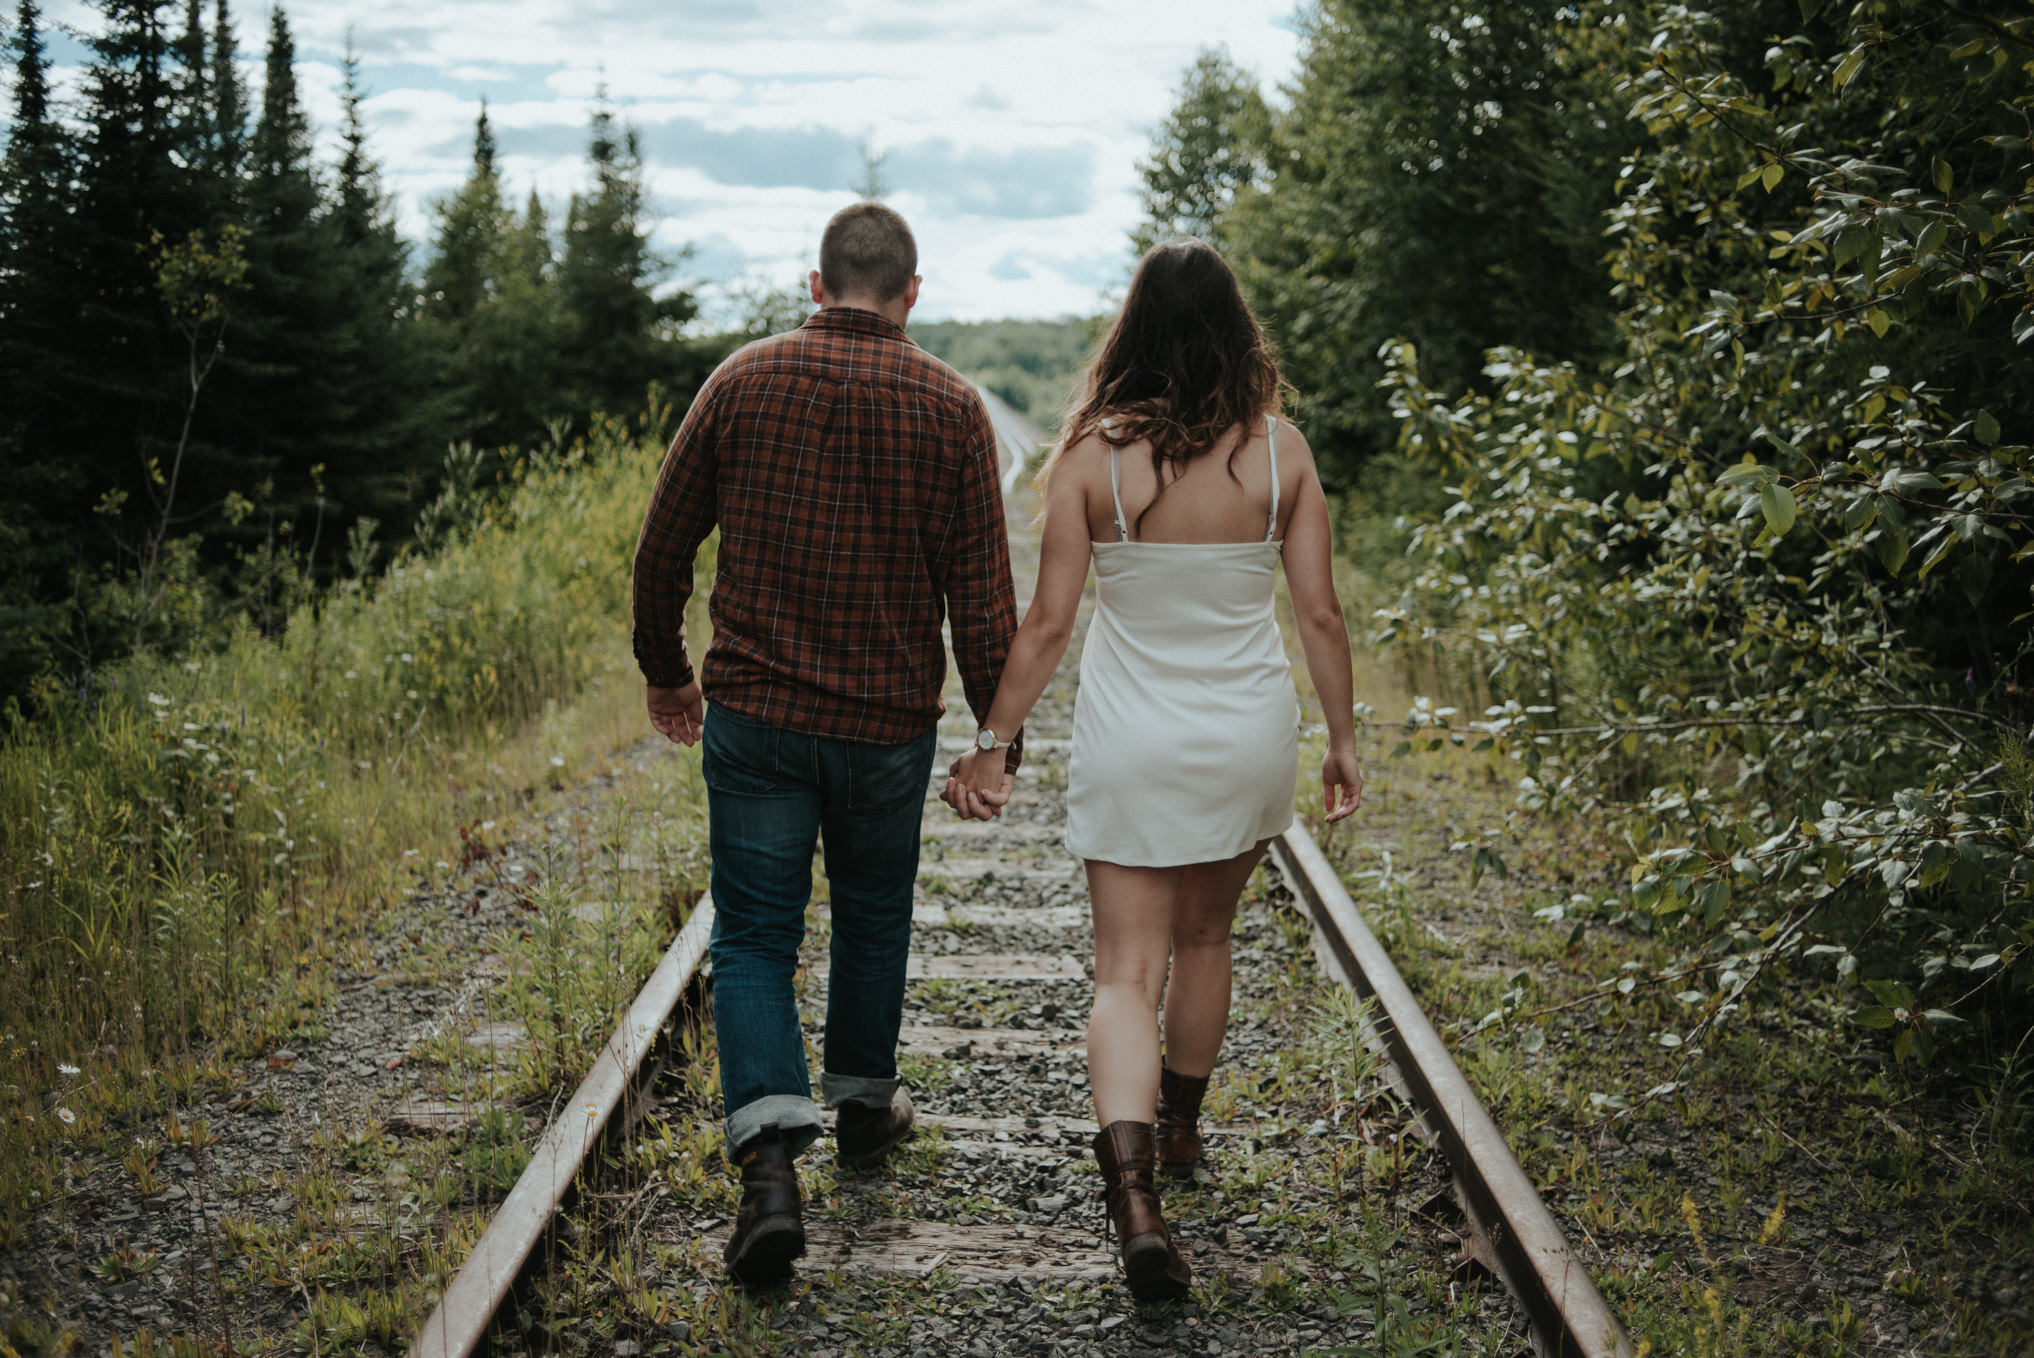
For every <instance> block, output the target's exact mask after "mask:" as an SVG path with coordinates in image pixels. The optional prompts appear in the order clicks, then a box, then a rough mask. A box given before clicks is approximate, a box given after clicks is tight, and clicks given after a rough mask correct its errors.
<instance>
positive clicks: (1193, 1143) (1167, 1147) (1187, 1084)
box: [1158, 1066, 1208, 1178]
mask: <svg viewBox="0 0 2034 1358" xmlns="http://www.w3.org/2000/svg"><path fill="white" fill-rule="evenodd" d="M1207 1092H1208V1077H1207V1076H1205V1075H1201V1076H1193V1075H1182V1074H1180V1073H1179V1072H1178V1071H1176V1070H1174V1069H1173V1068H1172V1067H1170V1066H1160V1067H1159V1068H1158V1167H1159V1168H1160V1169H1162V1170H1164V1171H1165V1172H1166V1173H1167V1174H1171V1175H1175V1176H1178V1177H1180V1178H1185V1177H1186V1176H1188V1175H1190V1174H1192V1173H1193V1172H1194V1166H1195V1165H1197V1164H1199V1163H1200V1162H1201V1096H1202V1095H1204V1094H1206V1093H1207Z"/></svg>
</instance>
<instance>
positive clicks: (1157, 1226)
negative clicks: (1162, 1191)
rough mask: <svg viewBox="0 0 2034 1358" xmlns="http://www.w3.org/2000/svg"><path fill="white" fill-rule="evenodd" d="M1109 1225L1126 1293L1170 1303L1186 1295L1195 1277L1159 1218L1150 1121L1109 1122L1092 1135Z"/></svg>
mask: <svg viewBox="0 0 2034 1358" xmlns="http://www.w3.org/2000/svg"><path fill="white" fill-rule="evenodd" d="M1095 1159H1096V1160H1098V1161H1099V1162H1100V1163H1101V1166H1102V1184H1103V1193H1104V1197H1105V1199H1106V1201H1107V1203H1108V1208H1109V1221H1110V1224H1111V1225H1113V1226H1114V1227H1115V1229H1116V1239H1117V1242H1118V1244H1119V1247H1120V1248H1121V1250H1122V1252H1123V1273H1124V1276H1125V1277H1126V1278H1128V1279H1129V1282H1130V1295H1131V1296H1133V1297H1135V1298H1137V1300H1139V1301H1173V1300H1176V1299H1178V1298H1180V1297H1183V1296H1185V1295H1186V1292H1187V1284H1188V1283H1190V1282H1192V1281H1193V1273H1192V1271H1191V1270H1190V1269H1188V1268H1187V1262H1186V1260H1185V1259H1182V1258H1181V1257H1180V1253H1179V1247H1178V1246H1176V1245H1174V1244H1173V1242H1172V1232H1171V1231H1169V1230H1167V1229H1166V1225H1165V1218H1164V1217H1162V1216H1160V1215H1159V1210H1158V1187H1157V1185H1156V1184H1155V1183H1153V1182H1152V1177H1151V1175H1152V1166H1153V1164H1154V1161H1155V1159H1156V1145H1155V1141H1154V1133H1153V1129H1152V1125H1151V1124H1150V1123H1148V1122H1112V1123H1110V1124H1109V1125H1108V1126H1106V1127H1104V1128H1103V1129H1102V1130H1101V1131H1100V1132H1099V1133H1097V1134H1096V1136H1095Z"/></svg>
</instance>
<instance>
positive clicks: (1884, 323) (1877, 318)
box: [1865, 307, 1893, 339]
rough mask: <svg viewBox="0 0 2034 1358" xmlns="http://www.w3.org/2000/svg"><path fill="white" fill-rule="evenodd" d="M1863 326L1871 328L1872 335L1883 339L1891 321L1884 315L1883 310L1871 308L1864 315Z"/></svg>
mask: <svg viewBox="0 0 2034 1358" xmlns="http://www.w3.org/2000/svg"><path fill="white" fill-rule="evenodd" d="M1865 324H1866V325H1868V326H1870V327H1871V328H1872V333H1873V334H1874V335H1877V336H1878V337H1879V338H1880V339H1884V338H1885V337H1886V331H1887V330H1888V329H1889V328H1891V326H1892V324H1893V321H1892V318H1891V317H1890V316H1888V315H1886V313H1885V310H1884V308H1882V307H1873V308H1872V309H1871V310H1870V311H1867V312H1866V313H1865Z"/></svg>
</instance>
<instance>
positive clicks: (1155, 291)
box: [1047, 240, 1286, 526]
mask: <svg viewBox="0 0 2034 1358" xmlns="http://www.w3.org/2000/svg"><path fill="white" fill-rule="evenodd" d="M1285 391H1286V384H1285V379H1284V378H1282V377H1280V376H1279V373H1278V363H1277V361H1276V359H1275V358H1274V356H1273V354H1272V352H1271V345H1270V342H1269V341H1268V340H1266V339H1265V337H1264V328H1263V327H1262V326H1260V325H1259V324H1258V323H1257V317H1256V316H1255V315H1253V314H1252V313H1251V310H1250V304H1249V303H1248V302H1246V301H1244V300H1243V290H1242V288H1241V287H1239V286H1238V285H1237V282H1236V274H1235V272H1234V271H1233V270H1232V269H1230V267H1229V264H1228V261H1227V260H1224V259H1223V258H1222V256H1221V255H1220V254H1218V253H1216V251H1215V247H1214V246H1212V245H1209V244H1208V243H1207V242H1206V241H1201V240H1177V241H1167V242H1166V243H1164V244H1162V245H1154V246H1152V247H1151V249H1150V250H1148V251H1146V252H1145V255H1144V258H1143V259H1142V260H1141V261H1140V262H1139V263H1138V265H1137V273H1136V276H1135V277H1133V278H1132V279H1131V280H1130V292H1129V294H1128V295H1127V296H1126V297H1124V299H1123V310H1122V311H1121V312H1119V313H1118V314H1117V316H1116V323H1115V324H1114V325H1112V326H1110V327H1109V333H1108V335H1107V337H1106V338H1104V339H1103V340H1102V344H1101V348H1100V349H1098V350H1097V351H1096V353H1095V357H1094V360H1093V361H1092V362H1091V363H1089V365H1088V378H1087V387H1086V390H1085V391H1084V392H1083V393H1082V395H1081V398H1080V400H1079V402H1078V403H1077V404H1076V405H1075V406H1074V408H1073V410H1072V412H1071V413H1070V414H1068V416H1067V418H1066V422H1065V426H1064V428H1065V433H1064V435H1063V436H1062V438H1061V440H1060V445H1059V447H1060V451H1064V450H1065V449H1067V448H1070V447H1072V446H1073V445H1074V444H1075V443H1078V442H1079V441H1080V440H1081V439H1083V438H1085V437H1087V436H1088V435H1089V434H1100V435H1101V437H1102V438H1103V439H1104V440H1106V441H1107V442H1109V443H1111V444H1114V445H1115V446H1117V447H1119V448H1120V447H1125V446H1127V445H1129V444H1133V443H1136V442H1137V441H1138V440H1140V439H1148V440H1149V441H1150V443H1151V469H1152V471H1153V472H1154V473H1156V474H1157V477H1158V487H1159V491H1158V493H1159V494H1160V495H1163V494H1164V493H1165V488H1166V486H1167V485H1169V484H1170V483H1171V482H1172V481H1174V480H1177V479H1178V477H1179V474H1180V473H1181V472H1183V471H1185V470H1186V466H1187V464H1188V463H1190V462H1192V461H1193V460H1194V459H1195V458H1198V457H1201V456H1203V455H1205V454H1207V453H1209V452H1211V451H1213V450H1214V448H1215V446H1216V445H1217V444H1218V443H1219V442H1220V441H1221V439H1222V438H1223V436H1224V435H1225V434H1228V433H1229V432H1230V431H1231V430H1236V429H1239V428H1240V429H1241V436H1240V437H1239V438H1237V440H1236V444H1235V446H1234V447H1233V448H1231V449H1230V450H1229V462H1230V466H1229V474H1230V475H1231V476H1232V477H1233V476H1235V474H1236V468H1235V459H1236V454H1237V453H1238V452H1240V451H1242V448H1243V444H1244V442H1245V441H1247V440H1248V438H1249V437H1250V433H1251V431H1252V430H1254V429H1255V428H1256V427H1257V426H1258V424H1260V423H1262V421H1263V419H1264V417H1265V416H1266V415H1276V414H1279V413H1281V412H1282V411H1283V409H1284V396H1285ZM1055 460H1056V459H1055ZM1050 470H1051V468H1050V467H1049V466H1048V468H1047V472H1048V473H1049V472H1050ZM1168 471H1170V473H1171V475H1167V473H1168ZM1157 503H1158V501H1157V499H1156V498H1155V497H1154V498H1153V500H1152V504H1154V505H1155V504H1157ZM1150 512H1151V505H1146V506H1145V507H1144V509H1143V510H1142V512H1140V513H1139V514H1138V516H1137V522H1138V525H1139V526H1141V525H1142V524H1143V522H1144V515H1145V514H1149V513H1150Z"/></svg>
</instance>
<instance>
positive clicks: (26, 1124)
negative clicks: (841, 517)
mask: <svg viewBox="0 0 2034 1358" xmlns="http://www.w3.org/2000/svg"><path fill="white" fill-rule="evenodd" d="M671 413H672V412H671V409H670V408H669V407H668V405H666V404H664V403H663V402H662V401H653V404H652V407H651V412H650V415H649V416H648V417H647V418H646V419H645V421H644V422H643V423H642V424H641V425H640V426H631V425H627V424H624V423H622V422H619V421H606V422H602V423H598V424H596V425H595V427H594V428H593V429H592V430H591V431H590V432H589V433H588V434H587V436H586V437H585V438H583V439H581V440H580V441H578V442H577V443H575V444H573V445H572V446H570V447H569V448H566V449H564V450H562V451H560V452H558V453H555V454H551V455H546V456H542V457H538V458H532V459H527V460H525V461H524V462H522V463H521V464H519V466H518V467H517V470H516V472H515V474H514V475H513V476H512V477H511V478H509V481H508V484H507V485H506V487H505V489H504V490H503V491H502V493H500V494H499V495H497V496H494V497H492V498H490V499H487V500H484V501H478V502H476V503H475V504H473V505H471V506H469V507H468V512H467V513H466V515H465V522H464V523H463V524H462V526H460V527H459V528H457V529H455V530H453V531H451V532H449V533H448V534H447V535H446V537H445V539H444V541H443V543H442V545H440V546H439V547H438V548H437V549H436V550H435V551H433V552H432V553H431V554H429V555H427V556H416V557H410V558H406V559H403V560H400V561H398V562H397V563H396V564H395V565H394V566H392V567H391V568H390V569H389V571H388V572H387V573H386V574H385V575H384V576H382V577H381V578H379V579H378V580H373V581H368V582H351V583H348V584H346V585H343V586H340V587H338V588H337V589H335V590H333V591H332V592H329V593H327V594H325V595H324V596H322V597H320V598H318V599H315V600H314V601H312V602H310V603H308V604H306V605H304V606H303V607H301V608H299V609H297V611H296V612H295V613H294V614H293V615H292V616H291V618H290V619H289V622H288V625H287V626H286V627H285V628H284V629H283V630H282V631H281V633H280V634H279V635H278V636H276V637H274V638H273V639H269V638H264V637H263V636H261V635H260V634H259V633H258V632H257V631H256V630H255V629H254V628H252V627H243V628H242V629H240V630H239V631H238V632H236V633H235V634H234V635H233V636H231V638H230V639H229V640H228V642H227V643H226V644H225V645H224V646H223V647H222V648H220V649H217V650H215V651H211V652H208V653H206V654H202V655H192V656H187V657H162V656H156V655H150V654H142V655H137V656H135V657H132V658H130V659H129V660H127V661H124V662H122V663H121V664H119V665H118V666H115V667H112V668H111V669H110V670H108V671H106V672H102V673H101V674H100V675H99V676H97V679H96V684H95V692H94V694H93V695H92V696H91V697H90V698H89V699H85V698H79V697H76V696H72V697H69V698H64V697H61V696H54V695H52V696H51V697H50V698H49V700H48V701H47V702H46V703H45V704H44V706H43V711H42V712H41V714H40V715H38V716H37V717H36V718H35V719H34V720H33V721H29V720H24V719H21V718H19V717H17V718H16V720H15V722H14V724H13V726H12V728H11V729H9V730H7V731H6V732H5V733H4V734H0V827H4V835H0V1247H4V1246H6V1245H7V1244H9V1243H11V1242H12V1240H13V1239H14V1238H15V1237H16V1236H17V1235H18V1234H19V1232H20V1230H21V1228H22V1226H23V1223H24V1222H25V1220H26V1217H27V1214H28V1213H30V1212H32V1211H33V1210H35V1207H36V1205H37V1203H38V1201H39V1200H41V1199H46V1198H48V1197H49V1196H50V1195H51V1193H52V1190H53V1188H54V1185H55V1180H54V1175H55V1174H56V1172H57V1158H56V1156H55V1155H54V1154H53V1152H54V1150H55V1148H56V1147H57V1145H58V1144H59V1140H60V1138H63V1137H92V1136H97V1135H103V1134H113V1133H118V1132H120V1131H121V1130H122V1128H123V1125H124V1124H126V1123H128V1122H129V1121H131V1120H132V1119H133V1118H134V1117H136V1116H137V1115H138V1114H140V1113H143V1112H145V1111H146V1110H149V1109H152V1108H155V1107H158V1106H160V1104H161V1102H162V1099H163V1093H164V1090H165V1089H166V1088H174V1089H178V1090H188V1089H189V1088H191V1087H192V1085H193V1084H194V1083H196V1082H202V1081H203V1080H204V1079H205V1078H207V1072H208V1068H207V1066H206V1065H205V1063H204V1060H203V1058H202V1057H200V1056H199V1055H197V1053H199V1052H200V1051H201V1050H202V1049H204V1048H207V1047H218V1048H220V1049H223V1050H226V1051H229V1052H230V1051H232V1050H234V1049H241V1050H250V1049H256V1048H258V1047H259V1046H260V1045H261V1044H262V1043H265V1042H268V1041H273V1040H275V1039H277V1038H279V1037H280V1036H282V1035H283V1034H285V1033H287V1032H289V1031H290V1030H291V1028H292V1027H293V1026H294V1025H295V1024H296V1023H298V1022H299V1021H300V1020H301V1019H302V1018H304V1017H306V1016H308V1014H309V1013H310V1012H311V1009H312V1007H313V1006H314V1005H315V1003H316V1001H317V999H318V998H319V997H320V996H321V995H322V994H324V993H326V991H327V990H328V989H329V984H330V983H329V980H328V979H327V977H328V972H329V967H328V965H327V963H328V962H329V960H330V959H331V958H332V957H333V956H334V955H335V954H336V952H337V951H338V950H339V949H341V948H342V947H344V946H345V943H346V940H347V938H348V936H349V935H352V934H354V933H356V932H357V931H358V929H359V928H360V926H362V925H364V924H365V923H367V922H369V921H370V920H371V919H372V917H373V915H374V913H375V911H376V909H377V907H379V906H380V905H381V904H383V903H385V902H388V901H390V900H392V899H400V897H401V895H402V894H403V893H404V892H405V891H406V890H407V889H408V887H409V885H410V884H411V883H412V881H413V880H414V874H415V873H416V872H417V871H418V870H420V869H426V868H428V867H429V866H430V865H431V864H432V863H433V862H434V861H435V859H434V855H435V854H438V853H442V854H443V855H444V856H445V857H452V856H454V855H453V854H452V853H451V851H450V846H451V845H452V844H453V843H454V842H455V839H456V834H457V831H458V828H459V826H460V825H461V824H463V823H466V822H467V821H469V820H477V819H479V818H480V817H481V816H482V815H484V814H494V813H497V812H499V811H500V810H501V809H502V803H504V802H509V801H513V800H515V799H516V798H518V797H523V798H527V797H528V796H529V795H530V794H531V793H532V792H533V791H534V789H536V788H538V787H541V786H544V785H546V784H548V783H550V782H551V781H552V779H553V778H554V777H555V776H556V767H555V766H556V765H558V764H560V763H561V762H563V760H564V758H565V755H566V754H567V753H569V752H570V751H571V750H572V749H575V748H579V747H582V746H585V745H588V744H591V743H593V742H594V741H595V740H596V739H598V740H600V741H602V742H610V741H614V740H618V739H620V738H622V733H623V731H624V730H625V729H626V728H625V727H623V726H622V725H621V719H620V716H619V715H618V714H621V713H623V712H626V711H630V710H634V711H637V712H639V708H635V709H631V708H630V703H631V702H633V701H639V699H632V698H631V697H630V694H631V693H632V692H633V688H634V686H633V681H632V680H631V678H630V676H631V674H632V671H633V667H632V665H631V663H630V659H629V648H628V638H627V629H628V594H627V590H628V580H629V569H630V557H631V554H632V551H633V548H634V544H635V538H636V532H637V528H638V526H639V524H640V522H641V515H642V511H643V508H644V505H645V503H646V502H647V497H648V493H649V487H650V482H651V479H652V478H653V476H654V474H655V470H656V464H657V458H658V455H659V453H660V451H661V447H662V442H663V440H662V434H663V430H664V429H665V428H666V427H667V426H668V423H669V419H670V416H671ZM701 569H702V571H703V572H706V573H709V574H710V572H711V562H710V561H703V562H702V564H701ZM589 686H598V687H600V688H601V689H602V690H603V692H604V693H605V694H606V695H607V696H606V700H605V702H591V703H586V704H580V705H579V706H575V703H576V702H577V700H579V699H580V698H581V696H582V695H583V694H585V693H586V692H587V691H588V689H589ZM602 720H607V721H608V722H609V723H610V725H609V728H606V729H602V730H599V731H592V730H588V729H587V728H588V726H589V724H591V723H597V722H600V721H602ZM433 846H436V847H435V848H434V847H433ZM166 1082H169V1083H166ZM123 1139H124V1138H123Z"/></svg>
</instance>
